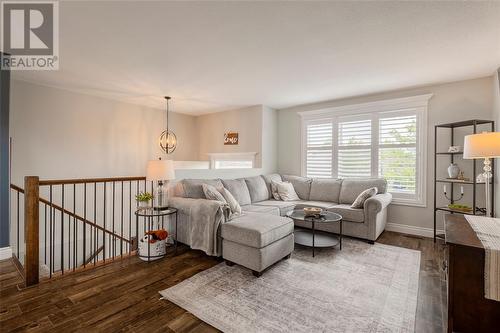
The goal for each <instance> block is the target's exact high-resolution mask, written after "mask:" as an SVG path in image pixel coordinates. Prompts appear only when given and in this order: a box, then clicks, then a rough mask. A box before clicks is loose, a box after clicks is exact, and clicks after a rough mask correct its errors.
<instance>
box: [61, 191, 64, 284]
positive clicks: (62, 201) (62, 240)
mask: <svg viewBox="0 0 500 333" xmlns="http://www.w3.org/2000/svg"><path fill="white" fill-rule="evenodd" d="M61 207H62V209H61V274H62V275H64V184H62V189H61Z"/></svg>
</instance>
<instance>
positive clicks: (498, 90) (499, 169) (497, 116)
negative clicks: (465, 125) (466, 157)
mask: <svg viewBox="0 0 500 333" xmlns="http://www.w3.org/2000/svg"><path fill="white" fill-rule="evenodd" d="M492 80H493V82H492V87H493V120H494V121H495V130H496V131H497V132H499V131H500V68H499V69H498V70H497V71H496V72H495V74H494V75H493V78H492ZM495 164H496V168H495V169H496V173H495V175H496V179H495V215H496V217H500V158H497V159H496V160H495Z"/></svg>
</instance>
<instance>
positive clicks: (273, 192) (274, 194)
mask: <svg viewBox="0 0 500 333" xmlns="http://www.w3.org/2000/svg"><path fill="white" fill-rule="evenodd" d="M278 183H281V182H277V181H274V180H272V181H271V195H272V197H273V198H274V200H281V197H280V194H279V193H278V186H277V184H278Z"/></svg>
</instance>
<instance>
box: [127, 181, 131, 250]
mask: <svg viewBox="0 0 500 333" xmlns="http://www.w3.org/2000/svg"><path fill="white" fill-rule="evenodd" d="M128 187H129V188H128V215H129V216H128V240H129V241H130V239H131V237H130V235H131V234H132V232H131V230H132V181H129V183H128ZM127 252H128V253H130V243H128V244H127Z"/></svg>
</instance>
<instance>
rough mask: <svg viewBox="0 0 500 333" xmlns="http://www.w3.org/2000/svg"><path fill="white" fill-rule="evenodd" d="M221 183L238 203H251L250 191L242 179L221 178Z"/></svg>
mask: <svg viewBox="0 0 500 333" xmlns="http://www.w3.org/2000/svg"><path fill="white" fill-rule="evenodd" d="M222 184H224V187H225V188H226V189H227V190H228V191H229V192H231V194H232V195H233V197H234V198H235V199H236V200H237V201H238V203H239V204H240V205H242V206H244V205H250V204H251V203H252V199H251V198H250V192H249V191H248V186H247V183H246V182H245V180H244V179H223V180H222Z"/></svg>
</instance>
